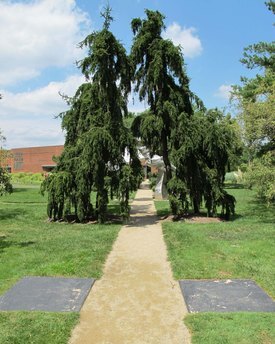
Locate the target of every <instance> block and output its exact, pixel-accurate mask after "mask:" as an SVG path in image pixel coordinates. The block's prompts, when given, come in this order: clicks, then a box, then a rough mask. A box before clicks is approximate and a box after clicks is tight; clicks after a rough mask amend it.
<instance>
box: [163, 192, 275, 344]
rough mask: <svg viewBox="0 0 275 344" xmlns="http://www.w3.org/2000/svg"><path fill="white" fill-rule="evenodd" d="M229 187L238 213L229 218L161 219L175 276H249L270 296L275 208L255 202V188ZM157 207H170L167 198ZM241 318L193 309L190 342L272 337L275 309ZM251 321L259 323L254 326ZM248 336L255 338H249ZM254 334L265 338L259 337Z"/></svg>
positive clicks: (273, 291)
mask: <svg viewBox="0 0 275 344" xmlns="http://www.w3.org/2000/svg"><path fill="white" fill-rule="evenodd" d="M228 191H229V192H231V193H232V194H233V195H234V196H235V197H236V199H237V205H236V215H235V217H234V219H233V220H232V221H230V222H222V223H212V224H209V223H208V224H198V223H196V224H195V223H185V222H166V223H163V233H164V238H165V241H166V244H167V247H168V256H169V260H170V262H171V265H172V269H173V273H174V276H175V278H176V279H177V280H179V279H215V278H220V279H227V278H244V279H253V280H255V281H256V282H257V283H258V284H259V285H260V286H261V287H262V288H263V289H264V290H265V291H266V292H267V293H268V294H269V295H270V296H272V297H273V298H274V297H275V283H274V282H275V226H274V223H275V218H274V215H275V209H274V207H269V208H267V207H266V206H265V205H263V204H261V203H260V202H258V201H257V200H256V198H255V194H254V192H253V191H250V190H244V189H242V188H235V189H233V188H232V189H231V190H228ZM156 207H157V210H158V213H159V214H160V215H162V216H163V215H165V214H167V213H168V212H169V209H168V202H167V201H157V202H156ZM240 318H241V315H240V314H233V313H231V314H230V315H228V316H224V315H223V316H221V315H220V314H214V313H213V314H198V315H197V314H196V315H190V316H188V317H187V319H186V323H187V325H188V326H189V328H190V329H191V330H192V333H193V342H194V343H272V342H275V340H274V331H273V334H271V332H270V329H271V328H274V326H275V323H274V322H275V314H274V313H273V314H267V313H259V314H256V313H254V314H248V313H245V315H244V318H243V321H240V320H239V319H240ZM245 319H246V320H245ZM253 321H256V322H257V326H253ZM213 327H215V328H213ZM234 327H236V329H235V331H232V328H234ZM205 331H206V333H205ZM255 331H256V332H257V334H255V333H254V332H255ZM270 336H273V337H272V338H273V340H274V341H272V340H270V338H271V337H270ZM252 337H253V338H254V339H253V340H254V341H250V339H249V338H252ZM269 337H270V338H269ZM206 338H207V339H206ZM222 338H224V339H222ZM239 338H241V340H240V339H239ZM257 338H265V339H263V340H262V339H261V340H260V341H258V342H257Z"/></svg>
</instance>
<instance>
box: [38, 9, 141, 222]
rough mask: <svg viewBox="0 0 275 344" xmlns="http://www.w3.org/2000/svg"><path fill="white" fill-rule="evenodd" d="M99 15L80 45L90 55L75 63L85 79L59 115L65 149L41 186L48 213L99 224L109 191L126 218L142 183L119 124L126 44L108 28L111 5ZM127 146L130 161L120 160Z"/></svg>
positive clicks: (126, 78)
mask: <svg viewBox="0 0 275 344" xmlns="http://www.w3.org/2000/svg"><path fill="white" fill-rule="evenodd" d="M102 16H103V17H104V25H103V29H102V30H101V31H98V32H93V33H92V34H90V35H89V36H87V37H86V38H85V39H84V41H83V42H81V44H80V47H82V48H86V49H87V50H88V56H87V57H85V58H84V59H83V60H82V61H80V62H79V67H80V69H81V71H82V73H83V74H84V76H85V77H86V80H87V82H86V83H84V84H83V85H81V86H80V87H79V89H78V90H77V92H76V94H75V96H74V97H73V98H72V99H69V104H70V110H68V111H67V112H65V113H63V114H62V128H63V129H64V130H65V132H66V141H65V145H64V151H63V153H62V155H61V157H60V159H59V161H58V164H57V168H56V171H55V172H54V173H53V174H52V175H51V176H50V177H49V178H47V179H46V180H45V182H44V184H43V185H42V191H48V194H49V206H48V214H49V216H50V217H51V218H53V219H60V218H64V217H66V214H68V213H71V212H72V208H73V209H74V213H75V215H76V217H77V219H78V220H79V221H86V220H87V219H89V218H90V217H95V218H96V219H98V221H99V222H100V223H102V222H104V221H105V220H106V213H107V204H108V199H109V197H113V195H116V196H117V197H118V198H119V199H120V205H121V214H122V215H123V216H124V217H128V215H129V204H128V201H129V193H130V192H131V191H132V190H136V189H137V187H138V184H139V182H140V176H141V167H140V162H139V159H138V155H137V150H136V142H135V139H134V137H133V136H132V134H131V131H130V130H129V129H128V128H126V127H125V125H124V123H123V118H124V117H126V116H127V100H128V94H129V92H130V85H131V84H130V82H131V64H130V62H129V59H128V57H127V55H126V51H125V49H124V47H123V46H122V44H121V43H119V42H118V41H117V40H116V38H115V37H114V35H113V34H112V33H111V32H110V31H109V26H110V23H111V21H112V17H111V10H110V8H109V7H107V8H106V9H105V11H104V13H103V14H102ZM126 150H127V151H128V152H129V154H130V161H129V163H126V161H125V159H124V154H125V152H126ZM92 191H94V192H96V204H95V205H92V204H91V200H90V195H91V192H92Z"/></svg>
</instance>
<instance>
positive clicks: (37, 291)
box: [0, 277, 95, 312]
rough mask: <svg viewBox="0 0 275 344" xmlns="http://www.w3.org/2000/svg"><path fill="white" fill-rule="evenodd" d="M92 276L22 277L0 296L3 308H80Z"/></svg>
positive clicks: (66, 310)
mask: <svg viewBox="0 0 275 344" xmlns="http://www.w3.org/2000/svg"><path fill="white" fill-rule="evenodd" d="M94 282H95V280H94V279H92V278H63V277H61V278H60V277H25V278H22V279H21V280H20V281H18V282H17V283H16V284H15V285H14V286H13V287H12V288H11V289H9V290H8V291H7V292H6V293H5V294H4V295H3V296H1V298H0V310H2V311H15V310H17V311H18V310H22V311H48V312H78V311H80V309H81V307H82V305H83V303H84V301H85V299H86V297H87V295H88V293H89V291H90V289H91V287H92V286H93V284H94Z"/></svg>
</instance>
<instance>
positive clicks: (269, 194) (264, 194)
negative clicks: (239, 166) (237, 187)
mask: <svg viewBox="0 0 275 344" xmlns="http://www.w3.org/2000/svg"><path fill="white" fill-rule="evenodd" d="M244 185H245V186H246V187H247V188H250V189H251V188H255V189H256V190H257V194H258V197H260V198H262V199H263V200H265V201H266V202H267V203H268V204H270V203H273V202H274V201H275V154H274V152H268V153H266V154H264V155H263V156H262V157H261V158H256V159H254V160H253V162H251V163H250V164H249V165H248V167H247V172H245V174H244Z"/></svg>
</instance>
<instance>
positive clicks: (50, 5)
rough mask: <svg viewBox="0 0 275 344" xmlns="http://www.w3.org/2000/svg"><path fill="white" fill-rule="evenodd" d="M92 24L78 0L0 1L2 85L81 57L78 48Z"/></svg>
mask: <svg viewBox="0 0 275 344" xmlns="http://www.w3.org/2000/svg"><path fill="white" fill-rule="evenodd" d="M89 26H90V23H89V20H88V17H87V15H86V14H85V13H84V12H82V11H81V10H80V9H79V8H78V7H76V3H75V0H58V1H56V0H36V1H28V2H22V1H21V2H20V1H16V2H14V1H13V2H10V1H4V2H3V1H2V2H1V3H0V32H1V40H0V51H1V54H0V85H2V86H7V85H12V84H15V83H16V82H17V81H21V80H28V79H31V78H33V77H35V76H37V75H39V74H40V72H41V70H43V69H44V68H46V67H51V66H55V67H64V66H67V65H72V64H73V63H74V62H75V61H76V60H78V59H80V58H81V56H82V54H83V52H82V51H81V49H79V48H77V43H79V42H80V41H81V40H82V39H83V37H84V36H85V35H86V34H87V32H88V29H90V28H89Z"/></svg>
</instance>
